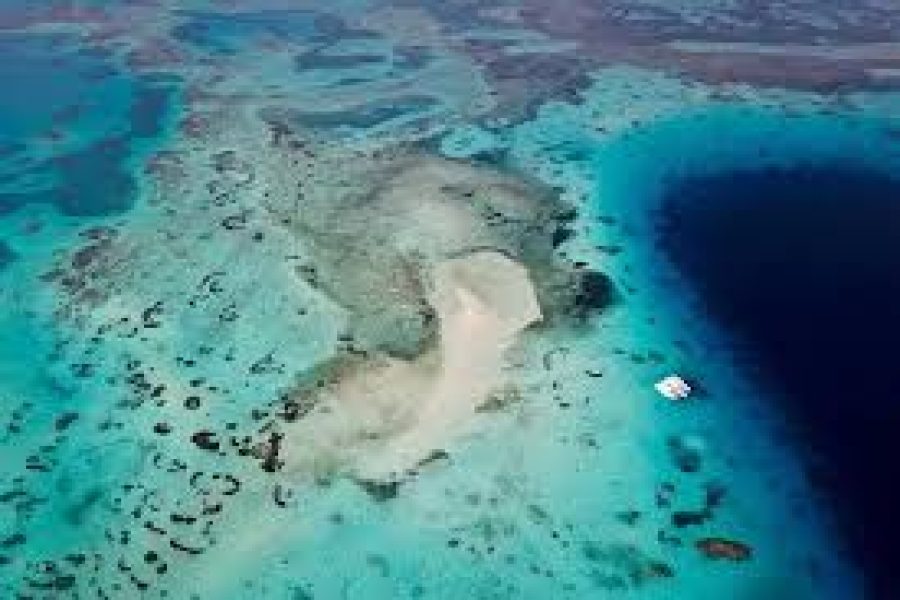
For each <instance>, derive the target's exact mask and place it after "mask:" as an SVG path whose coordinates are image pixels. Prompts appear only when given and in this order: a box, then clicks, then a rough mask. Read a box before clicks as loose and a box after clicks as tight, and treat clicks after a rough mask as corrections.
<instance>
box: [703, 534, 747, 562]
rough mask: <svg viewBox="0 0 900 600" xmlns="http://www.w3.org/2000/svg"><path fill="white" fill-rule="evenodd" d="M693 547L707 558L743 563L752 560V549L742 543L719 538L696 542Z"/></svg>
mask: <svg viewBox="0 0 900 600" xmlns="http://www.w3.org/2000/svg"><path fill="white" fill-rule="evenodd" d="M695 546H696V547H697V549H698V550H699V551H700V552H701V553H702V554H703V555H704V556H706V557H707V558H711V559H715V560H730V561H734V562H743V561H746V560H750V559H751V558H753V549H752V548H751V547H750V546H748V545H747V544H745V543H743V542H739V541H736V540H729V539H725V538H720V537H710V538H703V539H701V540H697V542H696V544H695Z"/></svg>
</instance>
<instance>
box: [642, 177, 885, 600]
mask: <svg viewBox="0 0 900 600" xmlns="http://www.w3.org/2000/svg"><path fill="white" fill-rule="evenodd" d="M659 234H660V244H661V249H662V250H663V251H664V252H665V253H666V255H667V256H668V258H669V259H670V260H671V262H672V263H673V264H674V266H675V267H676V268H677V270H678V271H679V272H680V273H681V275H682V276H683V278H684V280H685V282H686V283H687V284H688V286H689V287H691V288H692V289H693V290H694V291H695V292H696V294H697V296H698V299H699V301H700V302H701V304H702V305H704V307H705V308H706V310H708V311H709V313H710V314H711V316H712V317H713V318H714V319H715V320H716V321H717V322H718V323H719V324H720V325H721V326H722V327H724V329H725V331H727V332H728V333H729V334H730V337H731V338H732V339H734V340H736V341H735V344H736V346H737V347H736V351H737V355H738V356H739V357H740V358H741V359H742V362H743V363H744V365H745V366H747V367H748V369H749V370H750V372H751V373H752V374H753V375H755V376H756V377H759V378H760V381H762V382H763V385H764V386H768V387H769V388H770V389H771V390H773V391H774V393H773V397H774V398H776V399H777V400H776V401H777V403H778V405H777V407H776V408H779V409H781V410H783V411H784V413H785V414H786V415H787V417H788V420H789V422H790V425H791V427H792V429H793V430H794V431H795V433H796V436H797V439H798V440H799V445H800V446H801V450H804V451H808V452H805V453H806V455H807V456H806V464H807V467H808V468H809V470H810V472H811V474H812V478H813V480H814V481H815V482H816V483H817V484H818V485H819V486H821V489H822V490H823V497H824V498H825V499H826V500H828V501H829V502H830V503H831V504H832V505H833V507H834V509H835V511H836V514H837V520H838V522H839V525H840V529H841V530H842V532H843V534H844V536H845V538H846V540H847V542H848V545H849V547H850V548H851V551H852V553H853V554H854V558H855V559H856V560H857V561H858V562H859V563H860V564H861V565H862V567H863V569H864V571H865V573H866V575H867V578H868V579H869V580H870V584H871V591H872V594H873V597H894V596H888V595H887V594H888V593H889V592H890V590H891V588H892V585H891V584H892V581H895V577H896V575H895V573H894V572H893V569H894V568H895V567H894V562H895V556H896V551H895V544H896V540H900V521H898V520H897V518H896V510H897V507H898V506H900V493H898V489H900V488H898V482H897V475H898V474H900V469H898V467H897V463H896V457H897V451H896V442H895V440H896V439H897V437H898V435H900V364H898V355H897V347H898V339H900V179H897V178H893V177H891V176H888V175H886V174H884V173H880V172H877V171H875V170H873V169H869V168H858V169H856V168H848V167H847V166H846V163H843V162H842V163H835V164H818V165H816V166H810V165H802V164H801V165H798V166H795V167H785V168H764V169H759V170H753V169H747V170H737V171H731V172H722V173H718V174H714V175H705V176H698V177H682V178H679V179H678V181H677V182H676V183H675V184H673V185H672V186H670V187H669V188H668V189H667V190H666V191H665V193H664V198H663V210H662V213H661V217H660V222H659Z"/></svg>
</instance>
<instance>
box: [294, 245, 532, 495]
mask: <svg viewBox="0 0 900 600" xmlns="http://www.w3.org/2000/svg"><path fill="white" fill-rule="evenodd" d="M431 275H432V278H431V279H432V280H431V290H430V294H429V303H430V305H431V306H432V307H433V309H434V311H435V313H436V315H437V321H438V343H437V345H436V347H435V348H433V349H432V350H429V351H428V352H425V353H423V354H422V355H420V356H419V357H417V358H415V359H412V360H404V359H400V358H394V357H389V356H386V355H382V356H380V357H378V358H377V359H374V360H371V361H367V362H365V363H362V364H360V365H359V367H358V368H357V369H356V370H355V371H353V372H352V373H347V374H345V375H344V376H343V377H340V378H338V380H337V381H336V382H335V383H333V384H332V385H331V386H329V387H328V388H326V389H325V390H323V391H322V392H321V395H320V396H319V398H318V401H317V408H316V409H315V411H314V412H313V413H312V414H310V415H308V416H307V417H306V418H305V419H303V420H302V421H301V422H299V423H297V424H296V425H295V426H294V427H292V428H290V429H288V430H287V435H286V446H287V448H288V449H289V450H288V452H287V457H288V462H287V468H288V469H289V470H297V471H303V472H309V473H314V474H317V475H321V474H323V473H328V472H333V471H346V472H349V473H350V474H352V475H354V476H355V477H358V478H360V479H366V480H373V479H375V480H385V479H392V478H395V477H398V476H401V475H402V474H403V473H404V472H405V471H407V470H408V469H411V468H413V467H414V466H415V465H416V464H417V463H419V462H421V461H422V460H423V459H425V458H427V457H428V456H429V455H430V454H431V453H432V452H434V451H436V450H441V449H442V447H443V446H444V445H445V444H446V443H447V442H448V441H449V440H450V439H452V438H453V437H455V436H456V435H458V434H459V433H461V432H463V431H465V429H466V425H467V423H468V422H469V421H470V420H471V419H472V418H473V417H474V416H475V414H476V409H477V408H478V406H479V405H480V404H481V403H482V402H484V400H485V398H486V397H487V396H488V395H489V393H490V392H491V391H492V390H495V389H497V388H498V387H500V386H502V385H503V384H504V382H505V379H504V375H503V366H504V353H505V351H506V350H507V349H508V348H509V347H510V345H511V344H513V343H514V342H515V340H516V336H517V334H518V333H519V332H521V331H522V330H523V329H525V328H526V327H528V326H529V325H531V324H532V323H535V322H537V321H539V320H540V318H541V311H540V307H539V305H538V301H537V297H536V295H535V291H534V287H533V285H532V283H531V280H530V278H529V276H528V272H527V271H526V270H525V268H524V267H522V266H521V265H520V264H518V263H516V262H515V261H513V260H511V259H509V258H507V257H505V256H504V255H502V254H500V253H498V252H493V251H480V252H475V253H472V254H469V255H466V256H462V257H458V258H452V259H448V260H446V261H443V262H440V263H438V264H437V265H435V267H434V269H433V271H432V273H431ZM291 449H295V450H297V451H294V452H292V451H291Z"/></svg>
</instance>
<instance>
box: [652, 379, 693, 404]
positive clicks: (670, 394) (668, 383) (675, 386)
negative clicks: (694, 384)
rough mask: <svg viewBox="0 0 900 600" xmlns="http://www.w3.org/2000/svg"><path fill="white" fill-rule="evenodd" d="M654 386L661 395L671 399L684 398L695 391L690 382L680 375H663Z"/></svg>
mask: <svg viewBox="0 0 900 600" xmlns="http://www.w3.org/2000/svg"><path fill="white" fill-rule="evenodd" d="M653 387H654V388H655V389H656V391H657V392H659V394H660V395H661V396H663V397H664V398H667V399H669V400H684V399H686V398H687V397H688V396H690V395H691V392H692V391H693V390H692V389H691V386H690V385H688V382H687V381H685V380H684V379H682V378H681V377H679V376H678V375H669V376H667V377H663V378H662V379H660V380H659V381H657V382H656V385H654V386H653Z"/></svg>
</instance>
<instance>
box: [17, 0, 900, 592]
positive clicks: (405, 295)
mask: <svg viewBox="0 0 900 600" xmlns="http://www.w3.org/2000/svg"><path fill="white" fill-rule="evenodd" d="M276 4H277V3H265V2H260V3H259V6H256V5H255V4H254V7H253V9H252V10H251V9H250V8H247V9H240V10H239V9H234V10H232V9H226V8H223V7H222V6H219V5H218V4H217V3H206V2H198V3H190V6H183V7H179V8H178V9H177V10H167V9H163V8H160V7H159V6H155V5H153V3H121V4H119V3H94V4H90V5H84V4H78V5H77V6H75V7H73V6H62V5H60V6H56V5H54V4H51V5H48V7H46V8H44V9H37V8H35V7H25V8H20V7H19V6H18V4H17V3H15V2H11V3H3V6H2V11H5V12H0V14H2V15H4V17H3V19H4V20H3V21H2V23H3V27H2V28H0V50H3V53H4V57H5V59H4V61H2V64H0V80H2V81H4V82H5V83H7V84H8V85H7V87H8V90H7V91H6V92H4V93H3V94H2V95H0V308H2V310H0V332H2V335H0V416H2V425H3V429H2V431H0V447H2V458H0V590H2V592H0V596H2V597H4V598H5V597H10V598H16V597H19V598H83V597H98V598H112V599H119V598H142V597H148V598H149V597H153V598H164V597H165V598H176V599H182V598H184V599H193V598H202V599H206V598H217V599H218V598H222V599H248V600H249V599H257V598H266V599H268V598H276V599H278V598H285V599H292V600H296V599H301V598H304V599H305V598H321V599H330V598H435V599H437V598H446V599H456V598H467V597H471V598H535V599H538V598H540V599H545V598H578V599H580V598H641V599H644V598H646V599H675V598H678V599H682V598H689V599H691V600H702V599H704V598H710V599H712V598H736V599H740V600H744V599H746V600H754V599H757V598H772V599H788V598H791V599H801V598H815V599H817V600H818V599H826V598H834V599H835V600H844V599H855V598H863V597H869V596H871V597H877V593H876V592H872V591H865V590H864V587H863V586H864V582H865V580H866V578H867V575H868V571H869V568H870V565H867V564H866V563H865V561H860V559H859V556H857V555H856V554H854V551H853V549H852V547H851V544H848V541H847V539H846V536H845V535H844V533H843V530H842V529H841V527H840V526H839V525H838V523H837V521H838V519H836V517H835V515H836V514H837V512H836V510H835V506H834V505H833V504H832V499H830V498H829V496H828V494H826V493H825V492H824V491H823V490H822V489H820V488H819V487H817V486H816V483H815V481H814V478H811V477H810V476H809V475H808V471H810V470H811V467H810V463H809V462H808V459H809V456H808V455H809V452H808V450H809V449H808V448H807V447H806V440H805V439H804V438H803V437H802V436H798V435H797V434H796V431H795V430H794V429H793V428H792V426H791V423H790V419H789V417H788V414H787V413H786V412H785V411H782V410H781V408H780V406H779V403H778V400H777V395H776V394H775V393H774V392H773V391H772V390H771V389H768V388H767V387H766V386H764V385H761V384H760V382H759V381H757V380H756V379H755V378H754V376H753V371H752V369H748V368H747V364H746V363H745V362H744V359H743V358H742V357H741V356H739V354H738V353H737V352H736V347H735V343H734V339H733V337H732V336H731V334H730V332H729V331H728V330H727V329H725V328H722V327H720V325H719V323H718V322H717V321H716V320H715V319H714V318H712V316H711V315H710V314H708V311H707V310H706V308H705V307H704V305H703V302H702V300H703V298H701V297H698V292H697V289H696V288H694V287H692V286H691V284H690V282H689V281H686V280H685V278H684V277H682V276H680V275H679V273H678V271H677V269H676V268H675V265H673V264H672V261H671V260H670V259H669V258H667V255H666V254H665V251H664V248H662V247H661V246H660V244H659V241H660V237H659V234H660V232H659V229H658V227H659V218H660V214H661V210H662V209H663V208H664V200H665V194H666V191H667V190H668V189H671V186H673V185H674V184H676V183H677V182H679V181H681V180H682V179H684V178H686V177H688V178H697V177H705V176H714V175H721V174H728V173H731V172H733V171H734V170H736V169H740V168H744V167H746V166H748V165H750V166H752V167H753V168H754V169H762V168H765V167H772V166H780V167H796V166H798V165H800V166H809V165H833V164H842V165H851V166H860V167H866V168H872V169H877V170H880V171H883V172H889V173H890V172H896V169H897V168H898V167H900V143H898V139H897V131H898V130H897V129H896V123H895V116H894V114H893V113H894V107H895V106H896V97H895V96H893V95H892V94H890V93H888V92H872V93H862V92H860V93H858V94H853V93H846V94H828V93H819V94H814V93H809V92H799V91H786V90H778V89H757V88H755V87H753V86H751V85H734V86H732V85H730V84H719V85H707V84H700V83H696V82H692V81H690V80H688V79H686V78H680V77H678V76H676V75H674V74H673V73H671V72H666V71H665V69H661V70H660V71H651V70H646V69H639V68H632V67H625V66H612V67H610V66H608V65H603V66H601V65H592V66H590V68H589V69H587V67H585V68H586V69H587V70H586V72H585V73H584V78H578V79H577V83H572V84H571V85H573V86H575V85H577V86H578V87H577V89H576V90H574V91H573V92H572V93H567V94H566V95H564V97H562V98H560V97H559V96H558V95H555V94H554V93H551V90H552V89H553V85H549V84H551V83H552V84H554V85H555V83H556V82H555V81H546V80H548V79H553V78H554V77H555V76H556V75H553V74H557V75H558V74H559V73H560V72H561V70H560V69H554V68H551V66H552V64H551V63H552V61H554V60H562V58H561V56H567V55H566V53H567V52H571V50H569V49H568V48H569V46H567V45H565V44H562V43H556V42H565V40H555V41H554V40H550V39H547V38H546V36H545V34H543V33H540V32H538V31H536V30H529V29H528V28H527V27H526V26H525V25H524V24H522V23H519V24H517V25H516V24H515V23H517V21H515V19H512V20H511V23H514V24H510V25H508V27H506V28H505V29H504V33H503V36H506V37H508V38H509V39H512V40H517V43H516V44H513V45H512V46H510V45H509V44H500V45H501V46H503V47H504V48H507V50H508V49H509V48H513V52H514V53H515V56H516V57H523V56H524V57H526V58H527V57H529V56H532V55H534V54H536V55H540V56H542V57H544V59H545V60H546V61H548V63H547V64H550V65H551V66H548V67H547V70H546V71H545V72H538V70H536V69H529V68H527V67H517V68H511V67H510V70H509V72H504V71H503V69H502V68H501V67H500V66H498V64H499V63H500V62H502V61H497V60H495V59H496V57H495V56H493V55H492V54H491V52H493V51H494V50H495V49H496V48H495V47H494V46H495V45H494V44H490V43H488V42H489V41H490V39H491V36H490V33H491V31H492V30H490V28H487V27H486V26H485V25H484V24H483V23H481V21H480V19H482V18H483V15H482V14H481V13H480V12H478V11H475V10H474V9H472V10H468V9H466V10H462V9H459V10H458V11H457V12H459V14H456V13H454V11H453V10H452V9H450V8H449V7H443V8H441V7H438V8H435V7H431V6H430V5H429V4H428V3H422V6H421V7H420V6H418V5H416V6H412V7H411V6H407V5H404V6H399V5H397V6H393V5H391V3H388V4H387V5H379V6H370V4H372V3H368V2H349V1H348V2H339V3H335V4H334V6H328V7H324V6H322V7H315V9H309V10H308V9H290V10H282V9H280V8H279V7H277V6H276ZM442 6H443V5H442ZM439 8H440V10H438V9H439ZM501 12H502V11H501ZM505 18H508V19H511V17H508V16H507V17H505ZM441 19H444V20H445V21H446V20H447V19H449V20H450V21H449V22H445V21H441ZM498 35H499V34H498ZM503 36H501V37H503ZM504 39H505V38H504ZM473 40H476V41H478V40H480V41H478V42H477V43H476V42H473ZM486 40H487V41H486ZM551 42H554V43H551ZM507 50H503V52H506V51H507ZM503 56H504V60H506V59H509V60H512V59H510V58H509V57H510V56H511V55H506V54H504V55H503ZM523 73H524V74H525V75H523ZM523 76H527V77H531V78H532V79H527V78H526V79H522V77H523ZM539 84H548V85H547V87H541V85H539ZM538 90H546V97H540V95H541V94H543V93H545V92H543V91H541V92H540V93H538ZM535 96H538V97H539V99H538V100H535V99H534V98H535ZM478 252H495V253H497V254H498V255H500V256H503V257H505V258H506V259H507V260H509V261H514V262H516V263H518V264H520V265H522V266H523V268H524V269H525V272H526V273H528V277H529V281H530V282H531V283H532V284H533V286H534V289H535V295H536V298H537V301H538V304H539V307H540V310H541V313H542V320H541V322H540V323H539V324H532V325H531V326H530V327H528V328H527V329H526V330H525V331H522V332H517V333H516V334H515V336H514V338H513V339H511V340H508V341H504V343H507V342H508V344H509V346H508V348H506V351H505V352H504V354H503V364H502V367H501V368H499V369H498V372H497V373H496V374H492V375H491V377H493V376H496V378H497V384H496V385H494V386H493V387H492V388H491V390H490V391H489V393H488V394H486V396H487V397H485V398H477V399H476V400H477V403H475V404H474V405H473V406H474V407H469V408H467V409H465V410H462V412H461V413H459V414H458V413H455V412H454V411H451V410H448V411H444V410H442V409H443V408H445V407H438V408H437V409H436V410H432V411H431V412H428V413H427V414H426V417H427V418H425V417H422V413H420V412H418V411H420V410H421V409H420V405H421V404H424V402H425V400H426V399H427V398H428V397H429V396H428V393H427V389H428V387H427V384H428V382H429V381H430V379H429V378H430V377H433V373H434V372H438V371H441V370H442V369H449V368H450V367H448V366H447V365H445V364H444V363H443V362H442V360H443V359H444V357H443V356H442V354H441V352H440V351H438V350H435V339H436V338H440V336H442V335H445V334H444V333H442V332H441V330H440V329H436V321H440V322H443V321H442V320H443V319H444V317H441V316H439V314H438V312H437V309H436V306H437V305H438V304H439V303H438V301H437V300H435V297H434V294H435V293H436V292H435V288H436V286H437V283H436V281H437V275H436V274H435V273H437V272H438V270H439V268H440V266H441V265H444V264H446V261H451V260H460V259H464V258H466V257H470V256H472V255H473V254H477V253H478ZM488 279H490V278H488ZM607 282H609V284H610V286H611V287H609V288H608V287H606V286H607ZM475 289H476V291H477V288H475ZM610 289H611V290H612V292H610ZM476 296H477V294H476ZM501 316H502V315H501ZM447 320H448V321H449V319H447ZM485 337H489V333H485V332H484V331H481V332H479V331H478V330H476V331H475V332H474V333H471V334H470V336H469V338H468V340H469V343H471V352H472V353H473V354H476V353H477V352H478V348H479V347H480V346H479V344H480V342H481V341H483V339H484V338H485ZM842 351H843V350H842ZM486 362H488V361H486ZM750 366H751V367H752V365H750ZM488 370H490V369H488ZM672 372H677V373H681V374H683V375H684V376H686V377H688V378H689V379H690V380H691V381H692V382H693V383H696V384H697V385H698V388H699V389H700V390H701V393H698V394H696V395H695V396H694V397H692V399H691V400H689V401H688V402H685V403H682V404H678V403H672V402H669V401H667V400H664V399H662V398H661V397H659V396H658V395H657V394H656V393H655V392H654V391H653V384H654V382H656V381H657V380H658V379H659V378H661V377H663V376H665V375H667V374H670V373H672ZM384 373H387V375H384ZM396 373H399V375H397V374H396ZM408 373H412V375H409V374H408ZM480 376H481V375H478V377H480ZM471 378H472V379H473V380H474V379H476V378H477V377H476V375H471ZM461 379H467V378H466V377H461ZM423 381H424V382H425V383H422V382H423ZM457 383H458V382H457ZM463 383H464V384H468V383H469V382H468V381H463ZM492 385H493V384H492ZM417 386H418V387H417ZM422 386H424V387H422ZM423 389H425V390H426V392H422V390H423ZM465 390H466V386H465V385H464V386H463V387H462V388H461V390H460V391H457V392H456V395H457V396H459V397H460V398H461V399H463V400H464V399H465V396H466V391H465ZM329 394H330V395H329ZM420 396H421V399H420ZM451 396H453V395H451ZM464 408H465V407H464ZM454 410H455V409H454ZM447 414H451V416H453V417H454V418H450V417H448V416H447ZM460 414H461V415H462V416H459V415H460ZM410 415H412V416H410ZM454 415H455V416H454ZM423 432H424V433H423ZM409 438H413V439H414V440H420V439H422V438H424V440H425V442H424V444H425V446H426V447H427V452H425V453H421V455H419V454H415V452H416V446H415V444H413V443H410V445H409V446H404V444H405V443H409V442H408V439H409ZM397 447H399V448H400V449H401V451H405V452H406V453H407V454H411V457H410V456H404V455H403V452H400V453H399V454H400V455H401V458H399V459H398V458H397V457H396V456H395V454H396V453H397V452H396V448H397ZM384 464H386V465H388V467H390V469H389V472H387V473H385V472H384V470H379V469H378V468H376V467H380V466H382V465H384ZM373 465H375V466H373ZM867 594H868V596H867ZM887 597H889V596H887Z"/></svg>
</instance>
